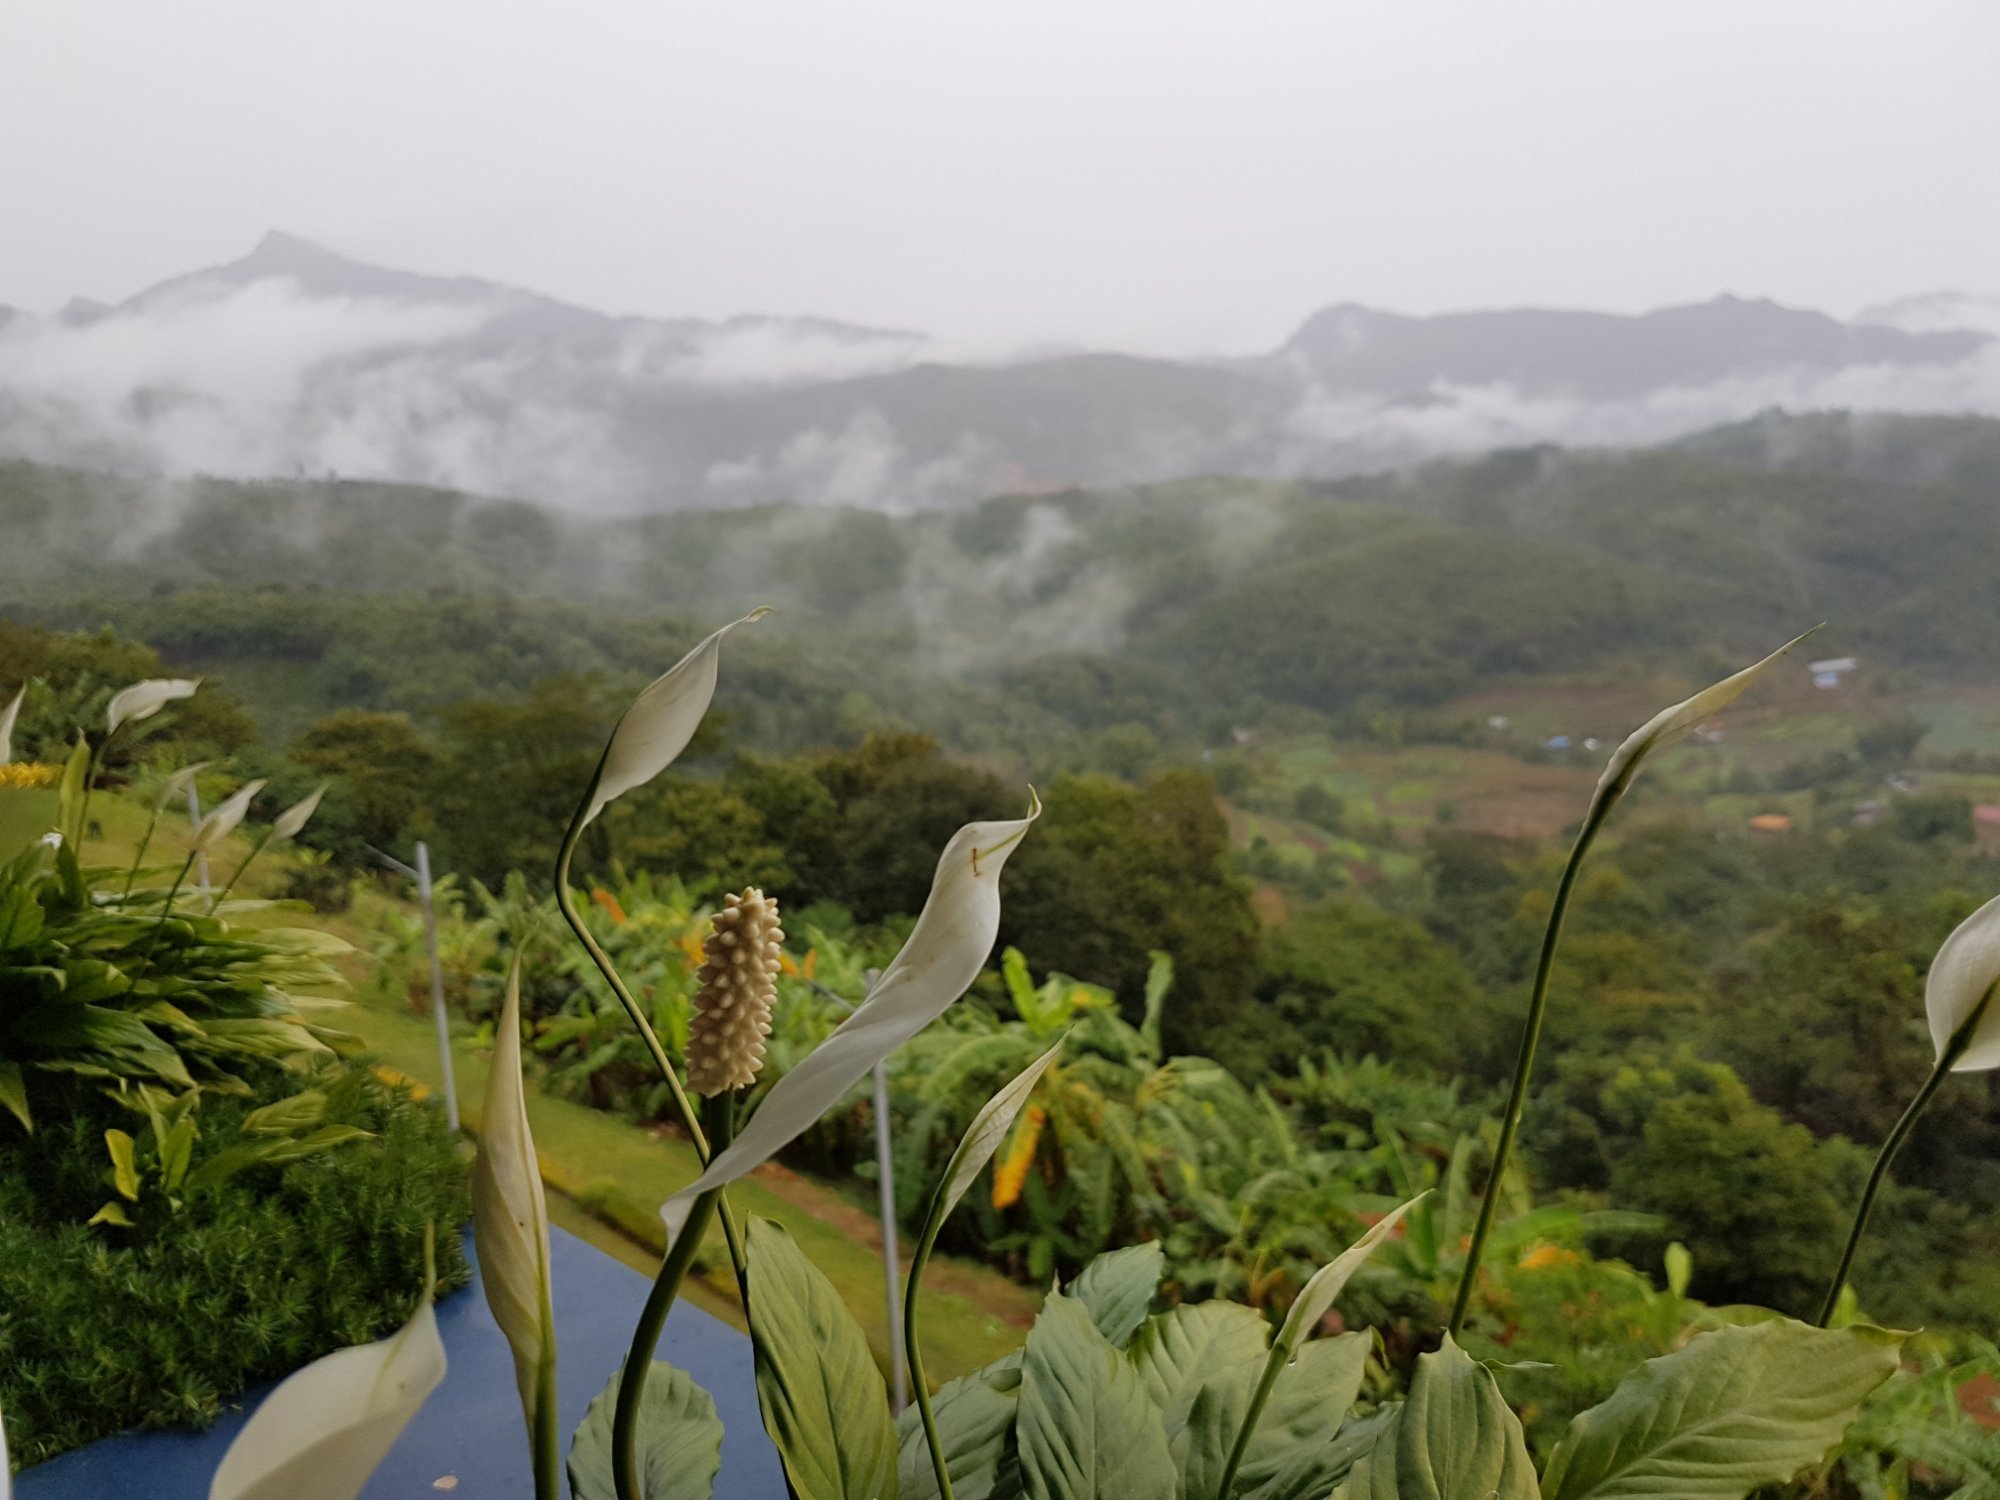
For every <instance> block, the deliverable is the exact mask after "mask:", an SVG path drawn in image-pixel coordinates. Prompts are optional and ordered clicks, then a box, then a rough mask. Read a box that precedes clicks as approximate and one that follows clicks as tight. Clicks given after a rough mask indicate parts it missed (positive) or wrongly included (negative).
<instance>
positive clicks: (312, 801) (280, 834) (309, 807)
mask: <svg viewBox="0 0 2000 1500" xmlns="http://www.w3.org/2000/svg"><path fill="white" fill-rule="evenodd" d="M325 795H326V784H325V783H323V782H322V783H321V784H320V785H319V786H317V787H315V788H314V789H313V793H312V795H311V796H309V797H303V798H301V799H300V800H299V801H297V802H294V803H293V804H292V805H291V806H290V807H288V808H286V809H285V810H284V811H283V812H281V813H279V814H278V817H277V820H276V821H275V822H274V823H272V824H271V837H272V838H273V839H295V838H297V837H298V836H299V830H300V829H302V828H304V827H305V826H306V824H307V823H308V822H310V821H311V819H312V815H313V813H314V812H316V811H317V810H318V808H319V799H320V798H322V797H324V796H325Z"/></svg>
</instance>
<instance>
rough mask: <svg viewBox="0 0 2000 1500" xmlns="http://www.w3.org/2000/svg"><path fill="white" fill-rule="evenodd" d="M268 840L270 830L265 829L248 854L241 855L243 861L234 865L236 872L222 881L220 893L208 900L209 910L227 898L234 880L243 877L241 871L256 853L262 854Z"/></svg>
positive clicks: (248, 866)
mask: <svg viewBox="0 0 2000 1500" xmlns="http://www.w3.org/2000/svg"><path fill="white" fill-rule="evenodd" d="M270 842H271V834H270V830H269V829H266V830H265V832H264V836H263V837H262V838H261V839H259V840H257V842H256V843H255V844H253V845H252V846H251V848H250V852H249V853H248V854H246V855H244V856H243V863H242V864H240V865H238V866H237V867H236V873H235V874H234V875H231V876H230V877H229V879H228V880H227V881H226V882H224V884H223V887H222V892H221V894H220V895H218V896H217V897H216V898H215V899H214V900H213V901H211V902H209V904H208V909H209V910H210V911H214V910H215V909H216V907H218V906H220V905H222V903H223V902H225V901H227V900H228V899H229V893H230V892H231V891H233V890H235V889H236V882H237V881H239V880H241V879H242V878H243V872H244V871H245V870H247V869H249V868H250V861H251V860H253V859H255V858H256V857H257V856H258V855H260V854H262V853H263V852H264V846H265V845H266V844H268V843H270Z"/></svg>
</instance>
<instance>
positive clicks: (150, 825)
mask: <svg viewBox="0 0 2000 1500" xmlns="http://www.w3.org/2000/svg"><path fill="white" fill-rule="evenodd" d="M159 829H160V809H159V808H157V807H156V808H154V809H153V816H152V817H151V818H150V819H149V820H148V821H147V823H146V836H145V837H144V838H142V839H140V840H139V852H138V853H137V854H135V855H133V856H132V868H131V869H129V870H127V871H126V872H125V889H124V890H122V891H120V892H119V893H118V899H119V901H120V902H121V903H123V902H126V901H130V900H131V899H132V882H133V881H135V880H137V879H138V878H139V866H141V865H142V864H144V863H145V862H146V851H147V850H148V849H150V848H152V847H153V835H154V834H155V833H157V832H159Z"/></svg>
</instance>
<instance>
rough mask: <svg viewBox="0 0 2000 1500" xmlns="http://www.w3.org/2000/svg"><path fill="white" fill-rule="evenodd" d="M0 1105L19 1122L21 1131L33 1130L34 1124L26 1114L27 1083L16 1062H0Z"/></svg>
mask: <svg viewBox="0 0 2000 1500" xmlns="http://www.w3.org/2000/svg"><path fill="white" fill-rule="evenodd" d="M0 1105H4V1106H6V1109H7V1112H8V1113H9V1114H11V1115H12V1116H13V1117H14V1118H15V1119H17V1120H19V1121H20V1122H21V1128H22V1129H23V1130H30V1131H31V1130H33V1129H34V1128H35V1122H34V1120H33V1118H32V1117H31V1116H30V1115H29V1114H28V1082H27V1079H26V1078H25V1077H23V1076H22V1073H21V1065H20V1064H19V1063H17V1062H0Z"/></svg>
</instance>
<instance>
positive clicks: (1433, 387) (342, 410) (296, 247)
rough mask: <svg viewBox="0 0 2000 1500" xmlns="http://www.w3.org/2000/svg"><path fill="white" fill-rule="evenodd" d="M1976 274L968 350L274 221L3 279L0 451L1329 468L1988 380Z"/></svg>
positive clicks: (217, 461) (484, 471)
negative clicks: (629, 291)
mask: <svg viewBox="0 0 2000 1500" xmlns="http://www.w3.org/2000/svg"><path fill="white" fill-rule="evenodd" d="M1996 333H2000V304H1995V303H1992V302H1981V301H1979V300H1978V299H1975V298H1969V297H1963V296H1959V295H1956V294H1933V295H1930V296H1925V297H1917V298H1910V299H1905V300H1904V301H1902V302H1898V303H1893V304H1889V305H1888V306H1886V307H1883V308H1880V309H1876V310H1874V311H1872V312H1870V313H1869V314H1865V315H1864V316H1863V317H1862V318H1860V319H1857V320H1856V321H1854V322H1851V323H1843V322H1840V321H1837V320H1835V319H1833V318H1830V317H1827V316H1824V315H1822V314H1820V313H1816V312H1810V311H1803V310H1799V309H1793V308H1786V307H1781V306H1778V305H1777V304H1775V303H1771V302H1767V301H1744V300H1741V299H1737V298H1733V297H1721V298H1717V299H1716V300H1714V301H1711V302H1706V303H1701V304H1697V305H1693V306H1687V307H1675V308H1667V309H1663V310H1660V311H1657V312H1653V313H1648V314H1645V315H1643V316H1636V317H1632V316H1619V315H1612V314H1603V313H1588V312H1567V311H1512V312H1470V313H1455V314H1448V315H1443V316H1437V317H1406V316H1401V315H1397V314H1394V313H1387V312H1381V311H1377V310H1373V309H1369V308H1365V307H1360V306H1355V305H1351V304H1350V305H1342V306H1336V307H1330V308H1327V309H1325V310H1324V311H1321V312H1318V313H1315V314H1313V315H1312V316H1311V317H1310V318H1308V319H1307V320H1306V321H1305V322H1304V324H1303V325H1302V326H1301V327H1300V328H1299V330H1298V331H1297V332H1296V333H1295V334H1294V335H1293V336H1292V337H1291V338H1290V339H1288V340H1287V341H1286V342H1285V343H1284V344H1283V345H1282V346H1280V347H1279V348H1277V349H1275V350H1273V351H1271V352H1269V353H1268V354H1264V355H1260V356H1255V357H1251V358H1241V359H1213V360H1168V359H1155V358H1140V357H1136V356H1132V355H1125V354H1116V353H1101V352H1062V353H1046V352H1044V353H1037V354H1032V355H1015V356H1011V357H1006V358H998V357H986V358H968V357H967V356H966V354H965V353H964V351H958V350H954V349H952V348H950V347H949V346H947V345H945V344H943V343H941V342H940V341H938V340H936V339H934V338H931V337H929V336H927V335H924V334H922V333H917V332H911V331H907V330H893V329H877V328H866V327H859V326H855V325H852V324H846V323H839V322H833V321H829V320H823V319H815V318H781V317H743V318H732V319H729V320H726V321H719V322H717V321H706V320H701V319H671V320H662V319H652V318H639V317H614V316H609V315H606V314H603V313H598V312H593V311H590V310H588V309H584V308H580V307H575V306H571V305H568V304H565V303H562V302H558V301H556V300H553V299H551V298H548V297H544V296H540V295H538V294H535V293H533V292H528V291H522V290H518V289H515V288H511V287H505V286H501V285H497V284H495V283H492V282H486V281H480V280H476V279H474V278H470V277H438V276H424V275H415V274H411V273H408V272H402V271H395V270H388V269H383V268H379V267H374V266H369V265H364V264H361V263H359V262H356V261H353V260H349V259H346V258H344V257H342V256H339V255H337V254H334V253H333V252H331V251H328V250H324V249H321V248H320V247H318V246H315V245H312V244H310V243H308V242H306V241H304V240H301V239H297V238H295V237H293V236H289V235H284V234H276V233H274V234H271V235H269V236H267V237H266V238H265V239H264V240H263V241H262V242H261V243H260V244H259V245H258V246H257V247H256V248H255V249H254V250H253V251H252V252H251V253H250V254H249V255H248V256H246V257H245V258H243V259H242V260H239V261H235V262H232V263H231V264H228V265H224V266H219V267H215V268H212V269H209V270H203V271H196V272H193V273H191V274H188V275H184V276H179V277H175V278H172V279H170V280H168V281H165V282H162V283H160V284H159V285H157V286H154V287H151V288H149V289H147V290H146V291H144V292H141V293H139V294H138V295H136V296H134V297H131V298H129V299H127V300H126V301H124V302H121V303H118V304H116V305H115V306H107V305H104V304H101V303H95V302H90V301H86V300H83V299H77V300H74V301H72V302H71V303H70V304H69V305H68V306H66V307H65V308H63V309H62V310H61V311H60V312H58V313H56V314H54V315H53V316H47V317H43V316H36V315H33V314H29V313H24V312H19V311H13V310H9V309H0V454H10V455H15V456H21V457H27V458H32V459H36V460H40V461H44V462H52V463H63V464H73V465H81V466H86V467H94V468H103V469H113V470H121V471H129V472H140V473H143V472H163V473H167V474H191V473H207V474H214V475H224V476H244V477H249V476H260V475H306V476H312V477H324V476H329V475H339V476H344V477H354V478H370V479H380V480H391V481H399V482H406V483H417V484H428V485H437V486H444V487H449V488H453V489H463V490H472V491H478V492H484V493H489V494H503V495H517V496H525V497H532V498H534V499H537V500H540V501H543V502H546V503H549V504H553V505H557V506H560V507H563V508H566V509H572V510H578V511H586V512H592V513H599V514H617V513H654V512H665V511H680V510H690V509H701V508H713V507H719V506H739V505H750V504H769V503H787V504H795V505H808V506H828V505H830V506H844V507H860V508H868V509H879V510H888V511H892V512H906V511H915V510H924V509H930V508H934V507H938V506H956V505H961V504H964V503H966V502H969V501H971V500H974V499H977V498H978V497H980V496H983V495H988V494H994V493H1001V492H1011V493H1036V492H1043V491H1055V490H1060V489H1067V488H1073V487H1077V486H1103V485H1118V484H1130V483H1147V482H1155V481H1160V480H1165V479H1171V478H1176V477H1180V476H1186V475H1197V474H1237V475H1246V476H1261V477H1268V478H1327V477H1337V476H1341V475H1347V474H1355V473H1361V472H1366V471H1370V470H1376V469H1382V468H1387V467H1392V466H1395V465H1398V464H1403V463H1408V462H1411V461H1414V460H1419V459H1423V458H1428V457H1433V456H1437V455H1442V454H1451V453H1460V452H1468V451H1476V450H1483V449H1490V448H1499V447H1507V446H1516V445H1522V444H1529V443H1537V442H1549V441H1553V442H1560V443H1566V444H1612V445H1642V444H1650V443H1657V442H1661V441H1665V440H1669V439H1673V438H1678V437H1680V436H1683V435H1685V434H1687V433H1691V432H1694V431H1697V430H1700V429H1704V428H1708V427H1712V426H1714V425H1716V424H1718V423H1723V422H1728V421H1733V420H1740V419H1743V418H1746V417H1749V416H1751V415H1753V414H1755V413H1757V412H1760V411H1765V410H1768V409H1770V408H1773V407H1782V408H1785V409H1787V410H1791V411H1802V410H1803V411H1811V410H1831V409H1846V410H1864V411H1865V410H1876V411H1883V410H1896V411H1915V412H1973V413H1996V412H2000V338H1996V336H1995V335H1996Z"/></svg>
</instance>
